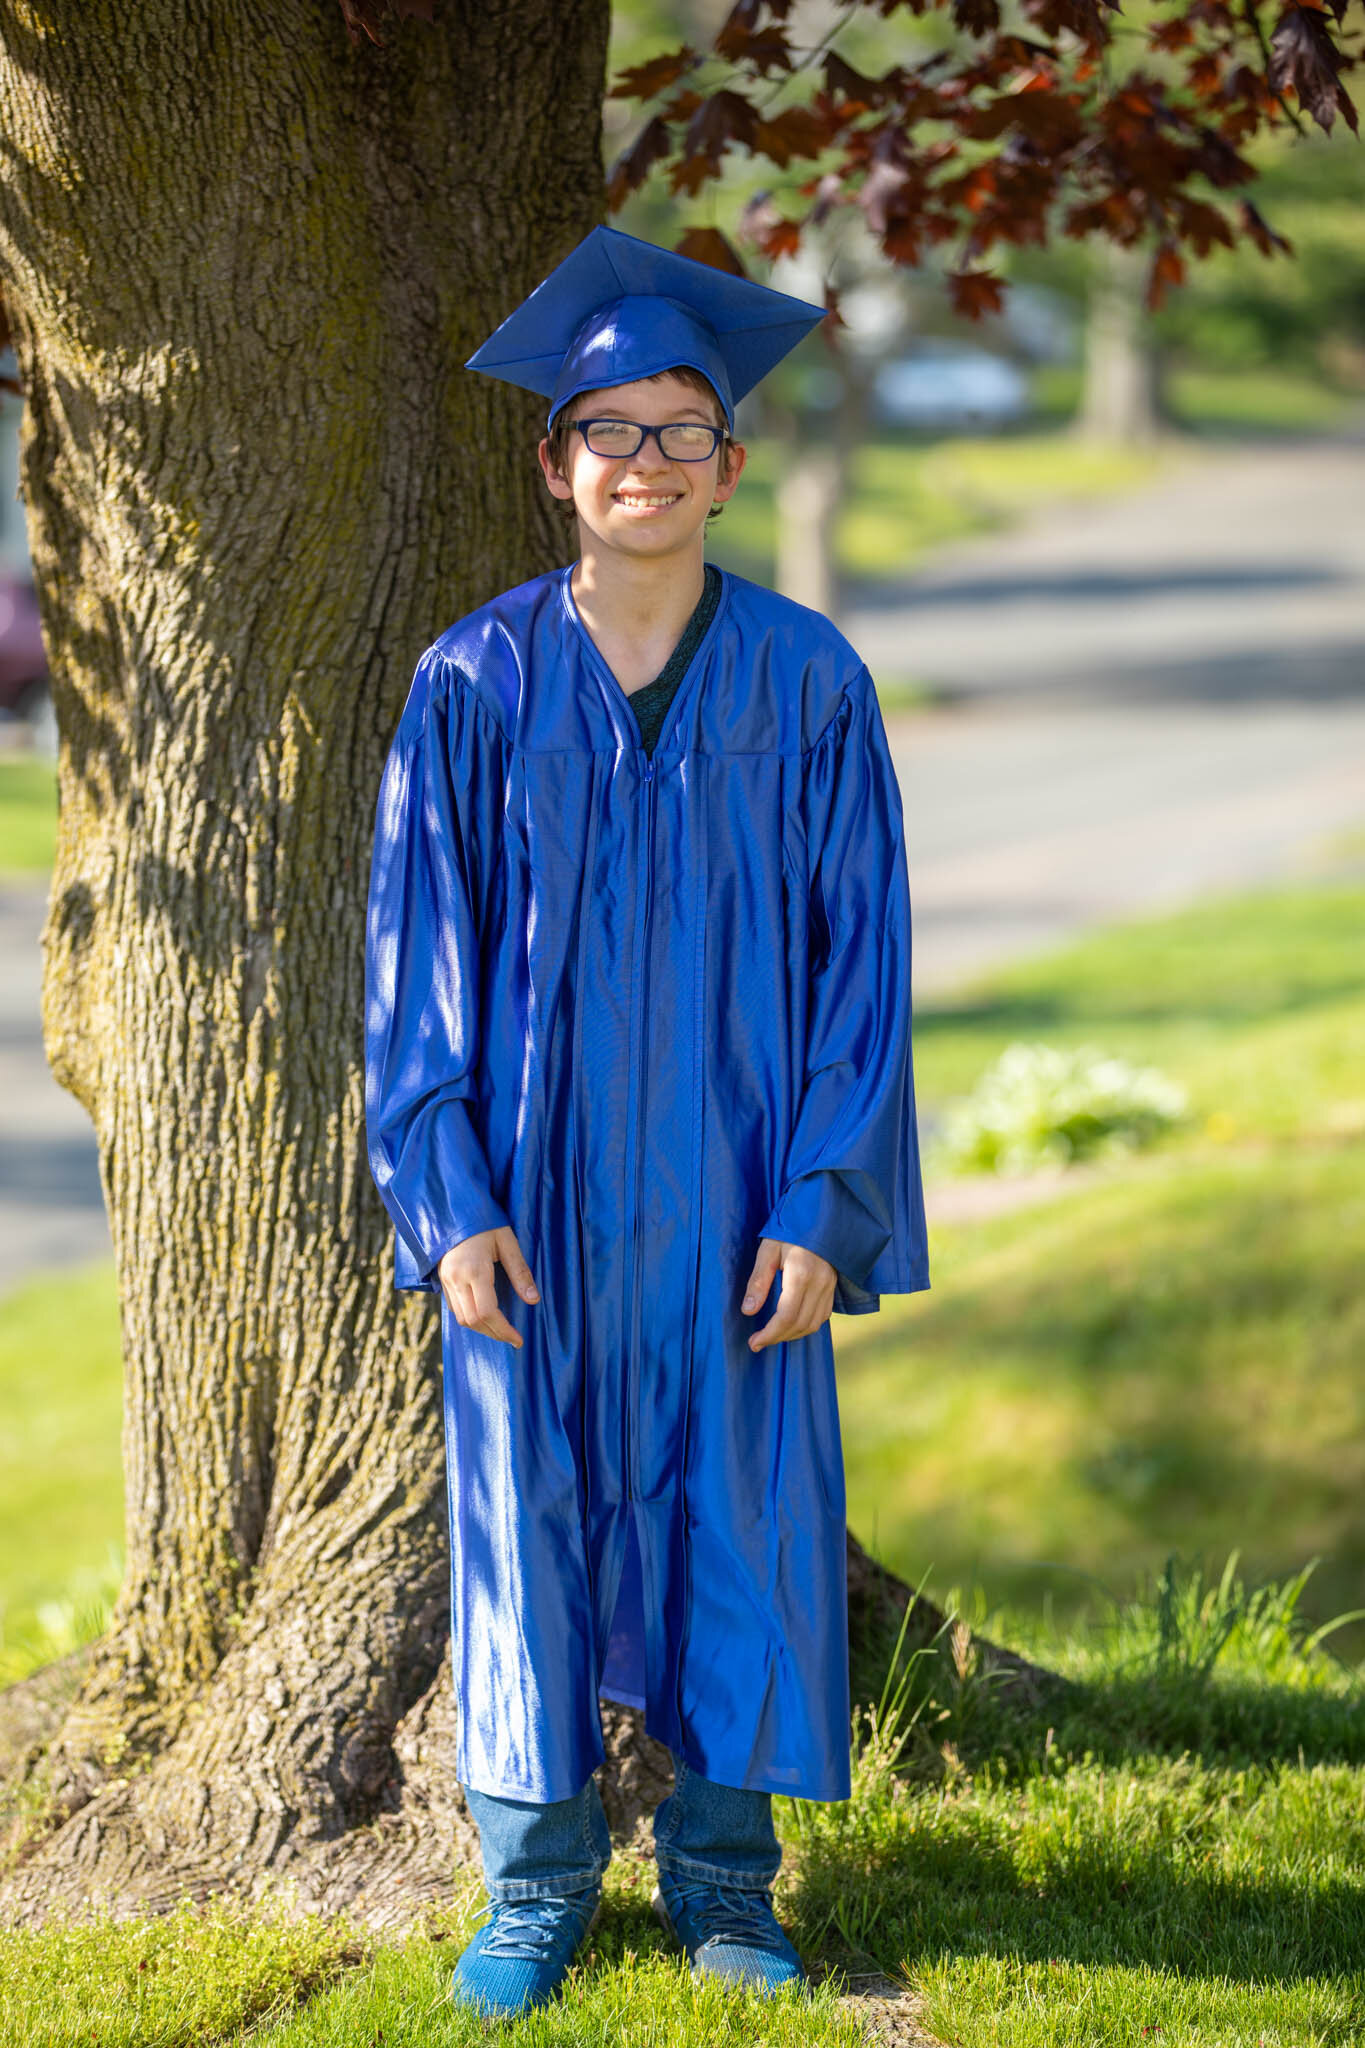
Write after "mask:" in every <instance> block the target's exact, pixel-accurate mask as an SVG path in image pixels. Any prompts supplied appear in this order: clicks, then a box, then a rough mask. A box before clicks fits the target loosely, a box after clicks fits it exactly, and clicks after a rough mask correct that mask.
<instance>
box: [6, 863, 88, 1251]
mask: <svg viewBox="0 0 1365 2048" xmlns="http://www.w3.org/2000/svg"><path fill="white" fill-rule="evenodd" d="M44 902H45V890H44V888H43V887H41V886H35V885H33V884H25V885H23V886H15V885H5V884H0V1289H3V1288H4V1287H6V1286H8V1285H10V1284H12V1283H13V1282H14V1281H17V1280H22V1279H24V1278H25V1277H26V1276H27V1275H28V1274H29V1273H34V1272H38V1271H41V1270H43V1269H44V1268H46V1267H64V1266H67V1265H70V1264H73V1263H79V1262H80V1261H82V1260H85V1259H93V1258H98V1257H99V1256H100V1255H101V1254H102V1253H104V1252H107V1251H108V1249H109V1231H108V1226H107V1224H106V1222H105V1217H104V1198H103V1195H102V1194H101V1191H100V1178H99V1168H98V1165H97V1164H96V1155H95V1145H94V1139H93V1138H92V1136H91V1131H90V1123H89V1119H88V1118H87V1117H86V1114H85V1112H84V1110H82V1109H81V1108H80V1106H79V1105H78V1104H77V1103H76V1102H75V1101H73V1099H72V1098H71V1096H69V1095H67V1094H66V1093H65V1092H64V1091H63V1090H62V1089H60V1088H59V1087H58V1086H57V1084H56V1082H55V1081H54V1080H53V1079H52V1076H51V1075H50V1074H49V1072H48V1070H47V1062H46V1060H45V1059H44V1057H43V1046H42V1027H41V1022H40V1018H39V998H40V988H41V976H42V960H41V956H40V954H39V950H38V938H39V933H40V932H41V930H42V924H43V910H44Z"/></svg>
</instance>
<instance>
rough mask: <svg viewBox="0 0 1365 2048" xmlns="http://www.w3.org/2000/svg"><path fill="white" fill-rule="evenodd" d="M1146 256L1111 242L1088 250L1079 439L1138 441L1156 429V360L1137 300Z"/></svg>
mask: <svg viewBox="0 0 1365 2048" xmlns="http://www.w3.org/2000/svg"><path fill="white" fill-rule="evenodd" d="M1149 261H1150V257H1149V254H1148V252H1147V251H1146V250H1145V249H1142V248H1134V249H1125V248H1123V247H1122V246H1121V245H1120V244H1118V243H1116V242H1103V243H1101V244H1100V246H1099V248H1098V249H1096V250H1095V251H1094V252H1093V266H1092V274H1091V285H1090V297H1089V301H1088V304H1087V309H1086V325H1085V371H1084V383H1083V388H1082V393H1081V405H1080V410H1079V412H1078V414H1077V417H1076V425H1075V432H1076V434H1077V435H1078V437H1079V438H1080V439H1082V440H1087V441H1118V442H1124V443H1128V444H1130V445H1134V446H1143V445H1145V444H1146V443H1148V442H1150V441H1152V440H1154V439H1155V438H1156V437H1157V435H1158V434H1159V433H1160V432H1161V429H1162V424H1163V406H1162V400H1161V391H1160V378H1159V362H1158V357H1157V353H1156V350H1155V348H1154V347H1153V345H1152V340H1151V336H1150V334H1149V332H1148V324H1147V314H1146V311H1145V309H1144V307H1143V303H1142V292H1143V280H1144V279H1145V277H1146V274H1147V266H1148V263H1149Z"/></svg>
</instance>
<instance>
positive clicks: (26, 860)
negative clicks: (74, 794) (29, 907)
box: [0, 755, 57, 875]
mask: <svg viewBox="0 0 1365 2048" xmlns="http://www.w3.org/2000/svg"><path fill="white" fill-rule="evenodd" d="M56 843H57V769H56V764H55V762H52V761H40V760H30V759H28V758H27V757H24V756H15V755H11V756H7V757H4V758H0V875H3V874H42V873H43V872H44V871H45V870H46V869H47V868H50V867H51V865H52V856H53V852H54V849H55V847H56Z"/></svg>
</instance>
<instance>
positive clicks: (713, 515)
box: [548, 363, 734, 520]
mask: <svg viewBox="0 0 1365 2048" xmlns="http://www.w3.org/2000/svg"><path fill="white" fill-rule="evenodd" d="M665 377H676V378H677V380H678V382H679V383H680V384H685V385H686V386H687V388H688V390H689V391H698V392H700V393H701V395H702V396H703V397H704V398H709V399H710V401H711V406H712V409H713V424H714V425H715V426H718V427H724V428H725V438H724V440H723V441H722V442H721V444H720V468H721V473H722V474H723V473H724V470H725V465H726V462H727V460H728V456H729V449H730V443H731V441H732V440H733V439H734V436H733V435H732V434H731V432H730V430H729V428H728V427H726V426H725V413H724V410H723V408H722V406H721V402H720V400H719V398H718V397H717V396H716V387H715V385H714V384H713V383H712V382H711V379H710V378H709V377H705V376H703V375H702V373H701V371H700V370H693V369H691V368H689V367H688V365H687V364H685V363H679V365H678V367H677V368H676V369H675V370H656V371H655V372H654V373H653V375H652V376H649V377H641V378H640V379H639V382H640V383H641V384H659V383H662V381H663V379H664V378H665ZM582 395H583V396H584V397H586V396H587V395H588V394H587V393H586V392H584V393H583V394H582ZM577 403H578V401H577V400H576V399H572V398H571V399H570V400H569V402H568V404H567V405H563V406H561V407H560V409H559V411H558V412H557V413H556V414H555V423H554V425H553V426H552V427H551V429H550V433H549V442H550V446H549V450H548V453H549V458H550V466H551V468H552V469H555V470H557V471H558V472H559V475H560V476H561V477H562V478H563V480H564V482H565V483H567V482H568V481H569V471H568V462H569V436H570V430H571V428H572V426H573V422H574V421H575V420H576V419H577V418H578V413H577V411H576V410H575V408H576V406H577ZM554 502H555V504H556V505H557V506H558V507H559V509H560V510H561V512H563V513H565V514H566V515H567V516H568V517H569V518H570V519H572V518H574V517H575V516H576V515H575V513H574V507H573V500H572V498H556V499H555V500H554ZM724 510H725V507H724V506H723V505H713V506H712V507H711V510H710V511H709V512H708V513H707V515H706V516H707V518H708V520H710V519H719V518H720V515H721V513H722V512H723V511H724Z"/></svg>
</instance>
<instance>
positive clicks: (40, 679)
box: [0, 576, 52, 753]
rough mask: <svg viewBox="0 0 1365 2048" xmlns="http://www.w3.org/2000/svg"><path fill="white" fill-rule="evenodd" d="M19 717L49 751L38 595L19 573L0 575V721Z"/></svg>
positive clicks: (44, 654)
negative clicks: (15, 574) (17, 574)
mask: <svg viewBox="0 0 1365 2048" xmlns="http://www.w3.org/2000/svg"><path fill="white" fill-rule="evenodd" d="M12 721H14V722H17V721H22V722H23V723H25V724H27V725H29V726H30V727H31V728H32V731H33V735H34V743H35V745H37V746H38V747H39V748H40V749H41V750H42V751H44V752H49V753H50V752H51V751H52V748H51V744H50V728H51V723H52V715H51V699H50V697H49V695H48V687H47V650H46V649H45V648H44V646H43V635H42V630H41V628H40V626H39V623H38V599H37V597H36V595H35V594H34V589H33V585H32V584H31V583H30V582H28V580H27V579H26V578H25V577H22V576H0V724H9V723H11V722H12Z"/></svg>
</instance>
